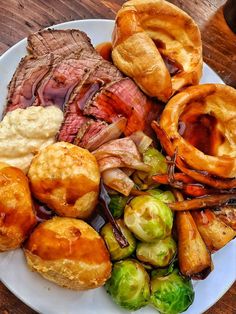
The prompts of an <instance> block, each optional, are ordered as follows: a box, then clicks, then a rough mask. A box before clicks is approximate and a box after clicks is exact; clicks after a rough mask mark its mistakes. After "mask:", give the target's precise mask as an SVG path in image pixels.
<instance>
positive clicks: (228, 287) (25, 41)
mask: <svg viewBox="0 0 236 314" xmlns="http://www.w3.org/2000/svg"><path fill="white" fill-rule="evenodd" d="M90 22H98V23H99V22H102V23H108V24H110V23H114V20H113V19H103V18H98V19H97V18H95V19H79V20H71V21H66V22H63V23H58V24H53V25H51V26H48V27H46V28H45V29H49V28H54V27H64V26H65V28H67V27H68V28H70V25H71V24H73V23H90ZM26 43H27V37H25V38H23V39H21V40H20V41H18V42H16V43H15V44H14V45H13V46H11V47H9V48H8V49H7V50H6V51H5V52H4V53H3V54H2V55H1V56H0V62H2V60H3V59H5V58H7V57H8V54H10V53H11V52H12V51H13V50H14V49H16V47H18V46H21V45H25V46H26ZM203 64H204V66H205V67H207V68H209V69H210V70H211V71H213V72H214V75H215V76H217V78H218V79H219V81H221V83H219V84H225V83H224V81H223V80H222V79H221V77H220V76H219V75H218V73H217V72H215V71H214V70H213V69H212V68H211V67H210V66H209V65H208V64H207V63H205V62H203ZM209 84H211V83H210V82H209ZM234 241H236V239H235V240H233V242H234ZM19 250H22V248H19ZM9 252H11V251H9ZM234 277H235V278H232V282H230V284H229V285H227V286H226V287H225V289H224V290H223V291H222V293H221V294H220V296H218V297H217V299H215V300H214V301H213V302H211V304H209V306H208V307H206V308H205V309H204V312H205V311H207V310H208V309H210V308H211V307H212V306H213V305H214V304H216V303H217V302H218V301H219V300H220V299H221V298H222V296H223V295H224V294H225V293H226V292H227V291H228V290H229V289H230V288H231V287H232V285H233V284H234V282H235V280H236V274H235V276H234ZM0 280H1V282H2V283H3V284H4V285H5V286H6V287H7V289H8V290H9V291H10V292H12V293H13V294H14V296H15V297H17V298H18V299H19V300H20V301H22V302H23V303H24V304H25V305H27V306H29V307H30V308H31V309H33V310H35V311H36V312H38V313H42V312H41V311H40V310H39V309H37V308H36V307H34V305H33V304H32V303H31V302H30V299H29V300H24V299H23V298H22V297H21V295H19V294H18V293H17V292H15V289H14V288H12V287H10V286H9V285H8V283H7V282H6V281H5V280H4V279H2V278H1V275H0ZM190 307H191V306H190ZM202 313H203V312H202Z"/></svg>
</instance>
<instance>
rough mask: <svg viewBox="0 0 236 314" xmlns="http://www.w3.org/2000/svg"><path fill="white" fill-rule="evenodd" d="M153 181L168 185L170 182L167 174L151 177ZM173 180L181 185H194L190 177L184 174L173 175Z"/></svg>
mask: <svg viewBox="0 0 236 314" xmlns="http://www.w3.org/2000/svg"><path fill="white" fill-rule="evenodd" d="M152 179H153V181H155V182H158V183H160V184H170V180H169V177H168V174H157V175H155V176H153V177H152ZM174 180H175V181H180V182H183V183H194V182H196V181H194V180H193V179H192V178H191V177H189V176H187V175H186V174H185V173H182V172H181V173H175V174H174Z"/></svg>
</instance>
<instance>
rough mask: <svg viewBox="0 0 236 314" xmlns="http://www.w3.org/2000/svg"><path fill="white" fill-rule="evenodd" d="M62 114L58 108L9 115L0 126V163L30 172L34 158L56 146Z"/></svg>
mask: <svg viewBox="0 0 236 314" xmlns="http://www.w3.org/2000/svg"><path fill="white" fill-rule="evenodd" d="M62 120H63V113H62V111H61V110H60V109H58V108H57V107H55V106H49V107H41V106H37V107H36V106H32V107H29V108H27V109H16V110H14V111H11V112H8V113H7V114H6V116H5V117H4V119H3V120H2V121H1V122H0V162H6V163H8V164H9V165H11V166H14V167H17V168H20V169H22V170H23V171H24V172H27V171H28V169H29V166H30V163H31V160H32V158H33V157H34V155H35V154H36V153H37V152H38V151H39V150H40V149H42V148H43V147H46V146H48V145H50V144H52V143H54V142H55V135H56V134H57V132H58V131H59V128H60V126H61V123H62Z"/></svg>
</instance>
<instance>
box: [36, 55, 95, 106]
mask: <svg viewBox="0 0 236 314" xmlns="http://www.w3.org/2000/svg"><path fill="white" fill-rule="evenodd" d="M98 62H99V60H98V59H96V58H94V59H91V58H88V59H87V58H85V59H80V56H77V55H74V56H70V57H66V58H64V59H63V60H61V61H60V62H58V64H56V65H55V66H54V67H53V69H52V70H51V72H50V73H49V75H47V76H46V77H45V78H44V79H43V81H42V82H41V85H40V87H39V89H38V96H39V101H40V104H41V105H42V106H49V105H56V106H58V107H60V108H61V109H63V108H64V105H65V104H66V103H67V102H68V100H69V98H70V95H71V93H72V91H73V89H74V88H75V86H77V85H78V84H80V83H81V81H82V80H83V78H84V76H85V75H86V73H88V72H90V71H91V70H93V69H94V68H95V67H96V65H97V63H98Z"/></svg>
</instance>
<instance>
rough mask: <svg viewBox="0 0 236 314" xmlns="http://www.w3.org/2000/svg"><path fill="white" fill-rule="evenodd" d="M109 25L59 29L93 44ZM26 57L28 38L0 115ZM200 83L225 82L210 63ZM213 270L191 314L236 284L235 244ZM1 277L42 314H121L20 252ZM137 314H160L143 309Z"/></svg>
mask: <svg viewBox="0 0 236 314" xmlns="http://www.w3.org/2000/svg"><path fill="white" fill-rule="evenodd" d="M113 23H114V22H113V21H110V20H83V21H73V22H68V23H63V24H59V25H57V26H54V28H55V29H67V28H76V29H80V30H82V31H84V32H86V33H87V34H88V36H89V37H90V38H91V39H92V43H93V44H94V45H96V44H98V43H101V42H104V41H109V40H110V38H111V33H112V29H113V25H114V24H113ZM25 54H26V39H24V40H22V41H20V42H19V43H18V44H16V45H15V46H13V47H12V48H11V49H9V50H8V51H7V52H6V53H5V54H4V55H3V56H2V57H1V58H0V113H1V111H2V108H3V106H4V105H5V99H6V93H7V84H8V83H9V81H10V80H11V77H12V75H13V73H14V71H15V69H16V67H17V65H18V63H19V61H20V59H21V57H23V56H24V55H25ZM202 83H223V82H222V81H221V79H220V78H219V77H218V76H217V74H216V73H214V71H212V70H211V69H210V68H209V67H208V66H207V65H206V64H205V65H204V73H203V79H202ZM213 262H214V267H215V268H214V271H212V272H211V274H210V275H209V276H208V278H207V279H205V280H203V281H198V282H194V290H195V301H194V303H193V304H192V306H191V307H190V308H189V309H188V311H186V312H185V313H187V314H200V313H202V312H204V311H206V310H207V309H208V308H209V307H211V306H212V305H213V304H214V303H215V302H216V301H217V300H218V299H219V298H220V297H221V296H222V295H223V294H224V293H225V292H226V291H227V290H228V289H229V287H230V286H231V285H232V284H233V282H234V281H235V278H236V266H235V265H236V240H234V241H231V243H229V244H228V245H227V246H226V247H224V248H223V249H222V250H220V251H219V252H217V253H216V254H214V255H213ZM0 278H1V280H2V282H3V283H4V284H5V285H6V286H7V287H8V288H9V289H10V290H11V291H12V292H13V293H14V294H15V295H16V296H17V297H18V298H20V299H21V300H22V301H23V302H25V303H26V304H28V305H29V306H30V307H32V308H33V309H35V310H36V311H38V312H41V313H43V314H75V313H76V314H78V313H81V314H111V313H112V314H122V313H128V312H127V311H123V310H122V309H120V308H119V307H118V306H116V305H115V304H114V303H113V302H112V300H111V299H110V297H109V296H108V295H107V294H106V292H105V290H104V289H103V288H99V289H95V290H91V291H85V292H75V291H70V290H67V289H64V288H60V287H58V286H56V285H55V284H53V283H50V282H49V281H47V280H45V279H43V278H42V277H41V276H40V275H38V274H36V273H32V272H30V271H29V270H28V269H27V266H26V263H25V259H24V256H23V253H22V251H21V250H15V251H12V252H9V253H1V254H0ZM135 313H136V314H141V313H142V314H154V313H157V312H156V310H154V309H153V308H151V307H145V308H143V309H141V310H139V311H136V312H135Z"/></svg>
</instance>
